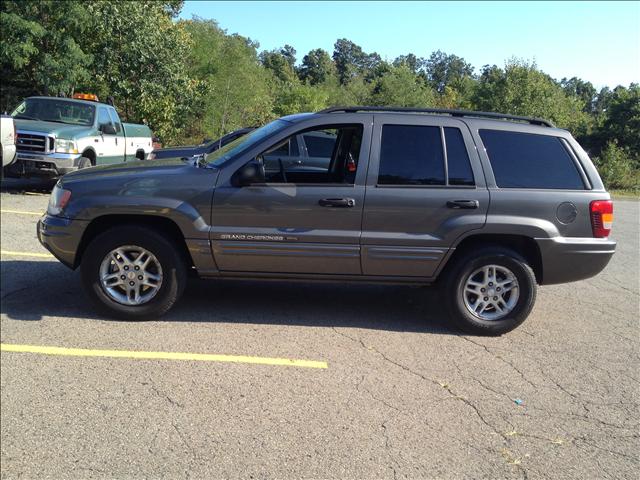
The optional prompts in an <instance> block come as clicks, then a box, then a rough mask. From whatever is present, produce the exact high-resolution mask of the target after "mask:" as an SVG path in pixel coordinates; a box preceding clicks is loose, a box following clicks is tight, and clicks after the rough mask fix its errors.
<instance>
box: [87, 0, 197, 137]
mask: <svg viewBox="0 0 640 480" xmlns="http://www.w3.org/2000/svg"><path fill="white" fill-rule="evenodd" d="M85 5H86V8H87V14H88V15H87V17H88V18H89V19H90V22H91V24H90V28H89V31H90V32H91V35H88V36H87V38H86V40H85V42H86V45H87V48H88V50H89V51H90V52H91V53H92V54H93V57H94V59H93V75H92V79H91V81H89V82H88V83H87V84H86V86H88V87H89V88H91V89H93V90H96V91H97V92H98V93H100V95H101V96H107V95H112V96H113V97H114V98H115V100H116V104H117V105H118V107H119V110H120V112H121V113H122V114H123V116H124V118H125V119H127V120H129V121H136V122H140V121H146V122H147V123H148V124H149V126H150V127H151V128H152V129H153V130H154V131H155V132H156V133H157V134H158V136H159V137H160V138H161V139H162V141H163V142H164V143H174V142H177V141H178V139H180V138H181V137H182V136H183V135H184V133H185V125H186V123H187V122H188V120H189V118H190V116H191V115H192V114H193V112H194V110H195V109H196V106H197V105H198V103H199V99H200V98H201V95H202V94H203V92H204V88H203V86H202V85H201V84H200V82H198V81H197V80H196V79H194V78H193V77H191V76H190V74H189V71H188V68H187V63H186V59H187V57H188V54H189V51H190V50H191V48H192V43H191V38H190V36H189V34H188V33H187V32H186V31H185V29H184V26H183V25H182V24H180V23H178V24H176V23H174V22H173V20H172V15H173V11H174V10H173V6H174V4H167V3H166V2H158V1H149V0H148V1H137V2H117V1H100V0H95V1H91V2H86V3H85Z"/></svg>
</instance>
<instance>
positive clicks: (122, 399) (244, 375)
mask: <svg viewBox="0 0 640 480" xmlns="http://www.w3.org/2000/svg"><path fill="white" fill-rule="evenodd" d="M14 186H15V184H14ZM45 191H46V190H45ZM0 201H1V209H2V212H1V245H2V257H1V258H2V261H1V289H0V295H1V297H2V303H1V309H0V311H1V320H0V327H1V341H2V345H3V351H2V354H1V364H0V365H1V430H2V438H1V455H2V468H1V472H2V473H1V477H2V478H3V479H4V478H6V479H9V478H56V479H58V478H260V479H262V478H265V479H266V478H367V479H369V478H389V479H400V478H462V477H465V478H519V477H525V478H526V477H528V478H630V479H631V478H633V479H636V478H638V471H640V457H639V453H638V452H640V433H639V432H640V428H639V427H640V426H639V418H640V408H639V401H640V395H639V394H640V389H639V386H640V373H639V371H640V369H639V368H638V367H639V365H640V349H639V344H640V336H639V329H638V326H639V305H640V278H639V266H640V265H639V252H640V245H639V238H640V232H639V229H640V204H639V203H638V202H637V201H622V200H618V201H617V202H616V203H615V216H616V218H615V224H614V236H615V238H616V239H617V240H618V242H619V244H618V252H617V253H616V255H615V256H614V258H613V260H612V262H611V264H610V265H609V266H608V267H607V269H606V270H605V271H604V272H603V273H602V274H601V275H600V276H598V277H596V278H593V279H590V280H587V281H582V282H577V283H573V284H567V285H558V286H547V287H541V288H540V291H539V297H538V302H537V305H536V307H535V309H534V311H533V314H532V315H531V316H530V317H529V319H528V320H527V322H526V323H525V324H524V325H523V326H522V327H520V328H519V329H517V330H516V331H514V332H512V333H510V334H508V335H505V336H503V337H500V338H483V337H473V336H464V335H460V334H459V333H458V332H456V331H454V330H452V329H451V328H449V326H448V325H447V323H446V322H445V320H444V316H443V312H442V310H441V308H440V306H439V299H438V294H437V291H436V290H433V289H427V288H417V287H397V286H391V287H389V286H365V285H340V284H308V283H271V282H262V283H261V282H249V281H221V282H211V281H197V280H194V281H192V283H191V284H190V285H189V287H188V289H187V292H186V294H185V296H184V297H183V299H182V301H181V302H180V304H179V305H177V307H176V308H174V309H173V310H172V311H170V312H169V314H168V315H167V316H166V317H164V318H162V319H161V320H159V321H152V322H143V323H128V322H119V321H112V320H108V319H104V318H100V317H98V316H96V315H95V313H94V310H93V309H92V307H91V306H90V305H89V304H88V302H87V301H86V300H85V298H84V295H83V294H82V289H81V285H80V278H79V275H78V272H72V271H70V270H68V269H67V268H65V267H64V266H63V265H61V264H60V263H58V262H57V261H56V260H55V259H53V258H50V257H48V256H47V252H46V251H45V250H44V249H43V248H42V247H41V246H40V244H39V243H38V241H37V239H36V236H35V224H36V221H37V219H38V214H39V213H41V212H43V211H44V210H45V208H46V204H47V201H48V196H47V195H46V194H44V193H42V191H41V190H40V189H39V187H38V186H37V185H36V186H34V185H30V186H29V187H28V189H27V192H26V193H25V192H22V191H21V190H20V189H17V190H16V189H13V190H9V191H3V192H2V194H1V197H0ZM24 345H28V346H35V347H42V348H45V347H61V348H67V349H86V350H82V351H80V352H78V351H74V350H63V351H60V352H59V353H65V352H66V353H67V354H64V355H47V354H45V353H54V351H53V350H45V351H44V353H25V352H21V351H9V350H10V349H11V348H14V349H18V350H20V349H21V348H22V349H23V350H24V349H25V348H26V347H20V346H24ZM11 346H19V347H11ZM96 350H117V351H124V352H125V353H122V357H120V358H113V356H88V355H93V354H96V353H95V352H96ZM73 352H75V354H76V355H77V356H70V355H68V354H69V353H73ZM91 352H93V354H92V353H91ZM141 352H142V353H141ZM145 352H168V353H167V354H166V355H165V356H166V357H171V358H160V359H158V358H146V357H145ZM176 352H178V353H181V354H184V355H182V356H180V355H173V357H172V356H171V355H169V353H171V354H174V353H176ZM193 354H210V355H212V356H209V357H195V356H194V355H193ZM215 355H221V356H215ZM225 355H226V356H225ZM146 356H147V357H148V356H149V355H146ZM265 359H267V360H269V359H271V360H274V361H272V362H270V361H266V360H265ZM288 359H295V360H299V361H301V363H300V364H295V363H294V364H291V362H289V360H288ZM276 360H278V361H276ZM306 361H310V362H316V363H310V364H306V363H304V362H306ZM288 362H289V363H288ZM315 367H319V368H315ZM634 472H635V473H634Z"/></svg>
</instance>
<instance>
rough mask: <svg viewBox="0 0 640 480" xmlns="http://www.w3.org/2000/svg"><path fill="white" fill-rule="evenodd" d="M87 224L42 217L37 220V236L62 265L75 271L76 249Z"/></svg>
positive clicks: (80, 221)
mask: <svg viewBox="0 0 640 480" xmlns="http://www.w3.org/2000/svg"><path fill="white" fill-rule="evenodd" d="M88 224H89V222H87V221H84V220H72V219H69V218H62V217H54V216H51V215H46V214H45V215H43V216H42V218H40V220H38V226H37V234H38V240H39V241H40V243H41V244H42V245H43V246H44V248H46V249H47V250H49V251H50V252H51V253H52V254H53V256H54V257H56V258H57V259H58V260H60V261H61V262H62V263H63V264H64V265H66V266H67V267H69V268H71V269H75V268H76V267H77V266H78V264H77V259H78V258H77V254H78V247H79V246H80V240H81V239H82V234H83V233H84V230H85V229H86V227H87V225H88Z"/></svg>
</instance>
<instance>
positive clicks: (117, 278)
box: [81, 226, 187, 320]
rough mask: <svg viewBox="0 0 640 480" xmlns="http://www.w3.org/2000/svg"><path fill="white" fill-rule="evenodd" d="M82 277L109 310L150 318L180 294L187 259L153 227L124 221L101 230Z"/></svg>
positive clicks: (120, 315)
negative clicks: (136, 225)
mask: <svg viewBox="0 0 640 480" xmlns="http://www.w3.org/2000/svg"><path fill="white" fill-rule="evenodd" d="M81 271H82V280H83V285H84V288H85V290H86V292H87V294H88V295H89V297H90V298H91V300H93V302H94V303H95V304H96V305H97V306H98V307H99V308H100V309H101V310H102V311H103V312H105V313H106V314H107V315H109V316H114V317H117V318H122V319H125V320H150V319H154V318H157V317H159V316H161V315H163V314H164V313H166V312H167V311H168V310H169V309H170V308H171V307H172V306H173V304H174V303H175V302H176V301H177V300H178V299H179V298H180V295H182V292H183V290H184V286H185V283H186V279H187V268H186V265H185V263H184V261H183V259H182V257H181V255H180V253H179V251H178V250H177V248H176V246H175V245H174V244H173V243H172V242H171V241H169V240H168V239H167V238H165V237H164V236H163V235H162V234H160V233H159V232H157V231H156V230H153V229H151V228H145V227H135V226H123V227H115V228H112V229H110V230H108V231H106V232H105V233H103V234H101V235H99V236H97V237H96V238H95V239H93V240H92V241H91V243H90V244H89V245H88V246H87V249H86V250H85V252H84V254H83V257H82V265H81Z"/></svg>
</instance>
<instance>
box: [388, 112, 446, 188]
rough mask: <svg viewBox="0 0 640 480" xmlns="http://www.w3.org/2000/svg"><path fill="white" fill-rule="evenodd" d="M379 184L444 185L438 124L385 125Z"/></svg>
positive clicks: (442, 157)
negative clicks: (430, 125) (432, 125)
mask: <svg viewBox="0 0 640 480" xmlns="http://www.w3.org/2000/svg"><path fill="white" fill-rule="evenodd" d="M378 184H379V185H444V184H445V178H444V155H443V153H442V138H441V136H440V128H439V127H423V126H416V125H384V126H383V127H382V141H381V146H380V169H379V173H378Z"/></svg>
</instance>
